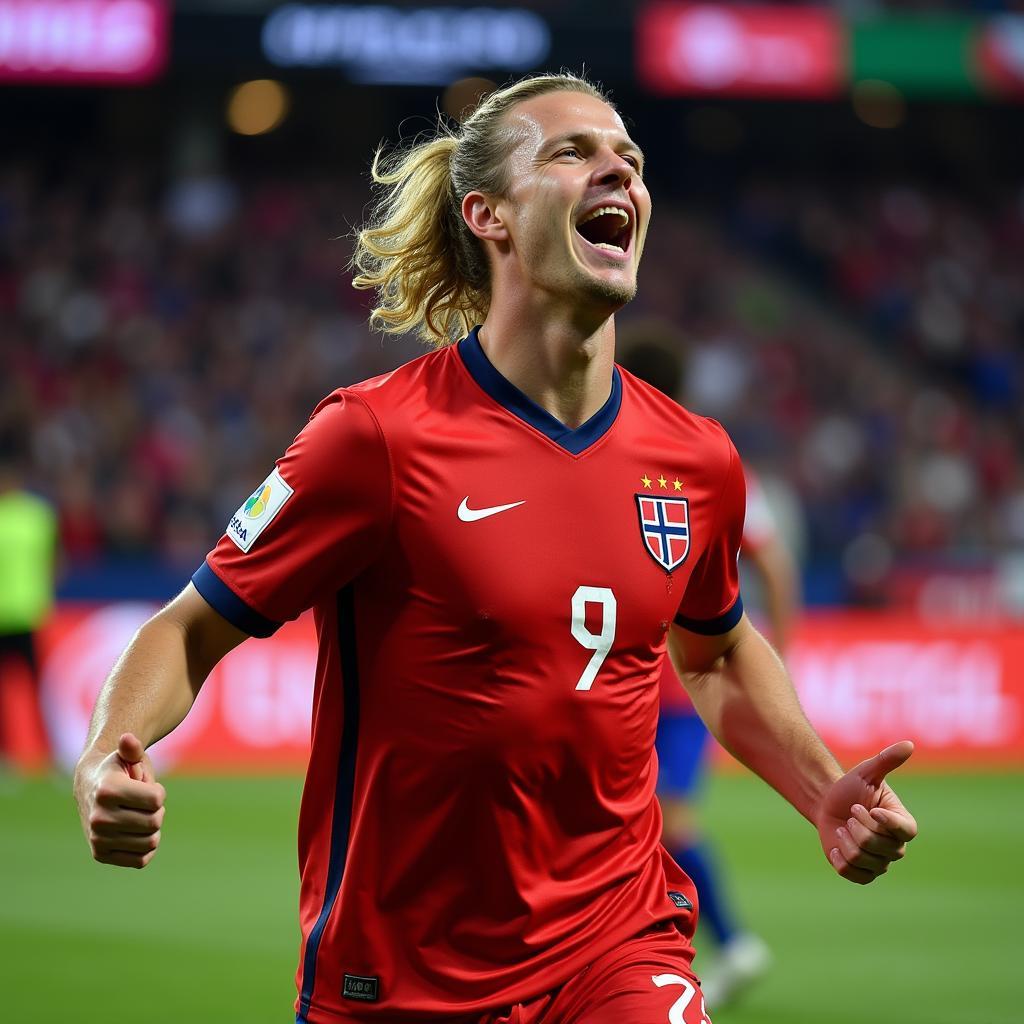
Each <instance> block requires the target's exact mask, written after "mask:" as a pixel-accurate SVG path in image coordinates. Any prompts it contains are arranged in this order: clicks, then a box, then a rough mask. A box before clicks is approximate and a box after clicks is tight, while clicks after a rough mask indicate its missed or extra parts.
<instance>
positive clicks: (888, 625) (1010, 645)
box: [40, 604, 1024, 772]
mask: <svg viewBox="0 0 1024 1024" xmlns="http://www.w3.org/2000/svg"><path fill="white" fill-rule="evenodd" d="M154 610H155V609H154V608H153V607H152V606H150V605H142V604H116V605H107V606H100V607H96V606H83V607H75V606H65V607H62V608H61V609H59V610H58V612H57V613H56V615H55V616H54V618H53V620H52V621H51V623H50V625H49V627H48V628H47V629H46V631H45V633H44V635H43V637H42V644H41V648H42V650H41V652H40V653H41V666H42V680H41V685H42V690H41V694H42V705H43V714H44V718H45V721H46V724H47V729H48V731H49V735H50V739H51V743H52V746H53V750H54V754H55V756H56V757H57V759H58V760H59V761H60V762H61V763H62V764H63V765H65V766H68V767H70V766H71V765H73V764H74V762H75V760H76V759H77V757H78V754H79V753H80V751H81V748H82V743H83V741H84V738H85V733H86V728H87V725H88V719H89V714H90V712H91V710H92V706H93V703H94V702H95V699H96V695H97V693H98V691H99V688H100V685H101V684H102V682H103V679H104V677H105V676H106V674H107V673H108V672H109V670H110V668H111V666H112V665H113V663H114V661H115V660H116V658H117V656H118V655H119V654H120V653H121V651H122V650H123V649H124V648H125V646H126V645H127V644H128V642H129V641H130V640H131V638H132V635H133V634H134V632H135V630H136V629H137V628H138V627H139V626H140V625H141V624H142V623H143V622H144V621H145V620H146V618H148V617H149V615H151V614H152V613H153V611H154ZM315 662H316V643H315V637H314V633H313V625H312V621H311V619H310V618H309V617H308V616H307V617H304V618H303V619H300V620H299V621H298V622H293V623H288V624H286V625H285V626H284V627H283V628H282V629H280V630H279V631H278V632H277V633H276V634H275V635H274V636H273V637H271V638H270V639H267V640H249V641H247V642H246V643H244V644H242V645H241V646H240V647H238V648H236V649H235V650H234V651H232V652H231V654H229V655H228V656H227V657H226V658H225V659H224V660H223V661H222V662H221V664H220V665H218V666H217V668H216V669H215V670H214V672H213V673H212V675H211V676H210V678H209V680H208V681H207V683H206V685H205V686H204V687H203V690H202V693H201V694H200V695H199V698H198V700H197V701H196V704H195V707H194V708H193V710H192V712H191V713H190V714H189V716H188V717H187V718H186V719H185V722H184V723H183V724H182V725H181V726H180V727H179V728H178V729H177V730H175V732H173V733H172V734H171V735H170V736H168V737H167V738H166V739H164V740H162V741H161V742H160V743H158V744H157V745H156V746H155V747H154V748H153V757H154V760H155V762H156V764H157V767H158V768H159V769H160V770H166V769H167V768H170V767H174V768H176V769H179V770H187V771H196V772H198V771H218V772H225V771H226V772H248V771H258V772H273V771H281V770H296V769H301V768H302V767H304V765H305V761H306V752H307V747H308V740H309V719H310V708H311V703H312V692H311V691H312V679H313V668H314V664H315ZM788 663H789V666H790V670H791V671H792V673H793V676H794V679H795V680H796V684H797V688H798V690H799V691H800V696H801V699H802V701H803V703H804V707H805V709H806V711H807V714H808V716H809V717H810V719H811V721H812V722H813V723H814V724H815V726H816V727H817V728H818V730H819V731H820V732H821V734H822V736H823V737H824V739H825V741H826V742H827V743H828V744H829V746H830V747H832V749H833V750H834V751H835V752H836V754H837V755H838V756H839V758H840V759H841V760H842V761H843V762H844V763H846V764H850V763H852V762H854V761H857V760H860V759H862V758H864V757H866V756H868V755H870V754H873V753H876V752H877V750H879V749H881V747H883V746H885V745H886V744H888V743H890V742H892V741H894V740H897V739H907V738H909V739H912V740H914V742H915V743H916V744H917V753H916V755H915V757H914V761H913V764H915V765H917V766H926V765H932V766H941V767H969V766H986V765H1024V623H1020V622H1011V621H1009V620H1007V621H1002V622H1000V621H993V620H989V621H986V622H983V623H957V622H954V621H950V622H947V623H937V624H934V625H929V624H926V623H924V622H922V621H921V620H920V619H918V618H916V617H913V616H910V615H905V616H892V615H887V614H884V613H834V614H822V615H810V616H808V617H807V619H806V620H805V622H804V624H803V625H802V627H801V629H800V631H799V633H798V635H797V637H796V638H795V641H794V644H793V649H792V651H791V652H790V656H789V658H788Z"/></svg>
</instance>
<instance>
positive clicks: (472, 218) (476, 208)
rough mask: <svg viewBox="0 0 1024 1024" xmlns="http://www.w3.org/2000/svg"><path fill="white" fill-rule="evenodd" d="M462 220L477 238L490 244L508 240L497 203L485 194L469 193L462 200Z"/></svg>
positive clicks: (506, 230)
mask: <svg viewBox="0 0 1024 1024" xmlns="http://www.w3.org/2000/svg"><path fill="white" fill-rule="evenodd" d="M462 219H463V220H464V221H465V222H466V224H467V225H468V226H469V230H470V231H472V232H473V234H474V235H476V237H477V238H482V239H485V240H486V241H488V242H505V241H507V240H508V228H506V227H505V224H504V222H503V221H502V219H501V215H500V214H499V213H498V210H497V201H496V200H494V199H493V198H491V197H490V196H486V195H484V193H483V192H467V193H466V195H465V197H464V198H463V200H462Z"/></svg>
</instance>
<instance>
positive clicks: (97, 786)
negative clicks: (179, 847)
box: [75, 732, 167, 868]
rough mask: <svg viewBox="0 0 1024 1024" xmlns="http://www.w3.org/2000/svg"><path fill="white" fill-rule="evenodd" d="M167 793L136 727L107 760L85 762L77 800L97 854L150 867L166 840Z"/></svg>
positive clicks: (120, 862)
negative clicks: (162, 836) (163, 835)
mask: <svg viewBox="0 0 1024 1024" xmlns="http://www.w3.org/2000/svg"><path fill="white" fill-rule="evenodd" d="M166 795H167V794H166V792H165V790H164V787H163V786H161V785H160V783H159V782H157V781H156V777H155V776H154V774H153V765H152V763H151V762H150V760H149V757H148V756H147V754H146V751H145V749H144V748H143V746H142V744H141V743H140V742H139V740H138V739H137V738H136V737H135V736H133V735H132V734H131V733H130V732H126V733H125V734H124V735H123V736H122V737H121V739H120V740H119V741H118V744H117V750H115V751H113V753H111V754H108V755H107V756H106V757H105V758H103V759H102V760H101V761H97V762H95V763H93V764H88V763H86V764H80V765H79V768H78V771H77V772H76V773H75V799H76V800H77V801H78V813H79V815H80V816H81V819H82V829H83V831H84V832H85V838H86V839H87V840H88V842H89V847H90V849H91V850H92V855H93V857H94V858H95V859H96V860H98V861H99V862H100V863H101V864H115V865H117V866H118V867H122V868H144V867H145V866H146V865H147V864H148V863H149V862H150V861H151V860H152V859H153V856H154V854H155V853H156V848H157V846H159V845H160V827H161V826H162V825H163V821H164V800H165V799H166Z"/></svg>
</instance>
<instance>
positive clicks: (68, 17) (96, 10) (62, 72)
mask: <svg viewBox="0 0 1024 1024" xmlns="http://www.w3.org/2000/svg"><path fill="white" fill-rule="evenodd" d="M169 17H170V12H169V9H168V3H167V2H166V0H0V81H8V82H50V83H54V84H59V83H65V82H71V83H78V82H83V83H86V82H92V83H108V84H131V83H138V82H148V81H150V80H152V79H153V78H155V77H156V76H157V75H159V74H160V73H161V72H162V71H163V69H164V66H165V65H166V63H167V55H168V49H169Z"/></svg>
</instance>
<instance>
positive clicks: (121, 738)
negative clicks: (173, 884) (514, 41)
mask: <svg viewBox="0 0 1024 1024" xmlns="http://www.w3.org/2000/svg"><path fill="white" fill-rule="evenodd" d="M642 169H643V156H642V154H641V152H640V150H639V148H638V147H637V145H636V143H635V142H634V141H633V140H632V139H631V138H630V136H629V134H628V133H627V131H626V129H625V127H624V126H623V123H622V120H621V119H620V117H619V115H618V113H617V112H616V111H615V109H614V107H613V106H612V105H611V104H610V103H609V102H608V100H607V99H606V98H605V97H604V96H603V95H602V94H601V93H600V92H599V91H598V90H597V89H595V88H594V87H592V86H591V85H589V84H588V83H586V82H585V81H582V80H580V79H578V78H574V77H570V76H559V75H555V76H543V77H539V78H534V79H529V80H526V81H523V82H520V83H518V84H515V85H512V86H509V87H507V88H505V89H502V90H500V91H498V92H496V93H494V94H492V95H491V96H490V97H489V98H488V99H487V100H485V101H484V102H483V103H482V104H481V105H480V107H479V108H478V109H477V110H476V111H475V112H474V114H473V115H472V116H471V117H469V118H468V119H467V120H466V121H465V122H464V124H463V125H462V126H461V127H460V129H459V130H458V131H457V132H453V133H448V132H441V133H440V134H439V135H438V137H437V138H436V139H433V140H430V141H425V142H422V143H421V144H419V145H416V146H414V147H412V148H411V149H409V150H407V151H405V152H399V153H397V154H395V155H394V156H393V157H392V158H391V159H390V160H388V161H386V162H385V163H384V164H382V163H381V162H380V161H379V160H378V161H377V163H376V165H375V177H376V180H377V182H378V184H379V187H380V190H381V192H380V200H379V203H378V205H377V207H376V210H375V213H374V215H373V218H372V222H371V223H370V224H369V226H367V227H366V228H365V229H364V231H363V232H362V233H361V235H360V239H359V244H358V247H357V253H356V264H357V266H358V267H359V269H360V275H359V277H358V278H357V279H356V283H357V284H359V285H361V286H363V287H373V288H376V289H377V294H378V297H379V306H378V307H377V309H376V310H375V312H374V319H375V320H376V321H377V322H378V323H381V324H383V325H384V326H385V327H388V328H390V329H393V330H395V331H402V332H404V331H408V330H411V329H414V328H415V329H419V330H420V331H422V332H423V333H424V334H425V335H426V336H428V337H429V338H432V339H433V340H434V341H435V342H437V343H438V348H437V349H436V350H435V351H433V352H430V353H428V354H427V355H425V356H423V357H421V358H419V359H417V360H414V361H413V362H411V363H409V364H407V365H405V366H403V367H401V368H399V369H398V370H395V371H394V372H392V373H389V374H386V375H384V376H382V377H379V378H376V379H374V380H370V381H365V382H363V383H361V384H357V385H354V386H352V387H347V388H342V389H340V390H338V391H336V392H334V393H333V394H332V395H330V396H329V397H328V398H326V399H325V400H324V401H323V402H322V403H321V404H320V405H319V406H318V408H317V409H316V410H315V412H314V414H313V416H312V418H311V420H310V421H309V423H308V424H307V426H306V427H305V428H304V429H303V431H302V432H301V433H300V434H299V436H298V437H297V438H296V440H295V442H294V443H293V444H292V445H291V447H290V448H289V449H288V450H287V452H285V454H284V456H283V457H282V458H281V459H280V461H279V462H278V464H277V466H276V467H275V468H274V470H273V471H272V472H271V474H270V476H269V477H268V478H267V479H266V481H265V482H264V483H263V484H261V485H260V486H259V487H258V488H257V489H256V491H255V492H254V493H253V495H252V496H251V497H250V498H249V499H248V500H247V501H245V502H244V503H243V504H242V506H241V507H240V508H239V510H238V512H237V514H236V515H235V516H234V517H233V518H232V520H231V522H230V523H229V525H228V528H227V532H226V535H225V536H224V537H223V538H222V539H221V541H220V543H219V544H218V545H217V547H216V548H215V549H214V550H213V552H212V553H211V554H210V555H209V556H208V558H207V560H206V562H205V563H204V564H203V565H202V566H201V567H200V568H199V570H198V571H197V572H196V574H195V576H194V577H193V579H192V582H191V583H190V584H189V585H188V586H187V587H186V588H185V590H184V591H183V592H182V594H181V595H179V597H178V598H176V599H175V600H174V601H172V602H171V604H170V605H168V606H167V608H165V609H164V610H163V611H161V612H160V613H158V614H157V615H156V616H155V617H154V618H153V619H152V620H150V622H149V623H147V624H146V625H144V626H143V627H142V628H141V630H140V631H139V633H138V635H137V636H136V638H135V639H134V640H133V641H132V643H131V644H130V646H129V647H128V649H127V651H126V652H125V654H124V656H123V657H122V658H121V659H120V661H119V662H118V664H117V666H116V667H115V669H114V671H113V673H112V675H111V677H110V679H109V680H108V682H107V684H106V685H105V687H104V689H103V691H102V693H101V695H100V698H99V700H98V702H97V709H96V711H95V714H94V718H93V722H92V725H91V728H90V733H89V737H88V740H87V745H86V749H85V751H84V753H83V756H82V759H81V761H80V763H79V766H78V769H77V772H76V783H75V788H76V793H77V797H78V802H79V806H80V809H81V816H82V821H83V824H84V827H85V831H86V833H87V837H88V840H89V843H90V845H91V847H92V851H93V855H94V856H95V857H96V858H97V859H99V860H102V861H105V862H107V863H111V864H117V865H125V866H132V867H142V866H144V865H145V864H147V863H148V862H149V861H150V859H151V858H152V856H153V854H154V852H155V850H156V848H157V844H158V842H159V838H160V825H161V823H162V819H163V813H164V811H163V803H164V790H163V788H162V787H161V786H160V784H159V783H158V782H157V781H156V780H155V779H154V777H153V770H152V767H151V765H150V763H149V761H148V759H147V757H146V755H145V752H144V747H145V746H146V745H148V744H150V743H151V742H153V741H154V740H155V739H157V738H158V737H160V736H162V735H164V734H165V733H167V732H168V731H170V730H171V729H172V728H174V726H175V725H176V724H177V723H178V722H179V721H181V719H182V718H183V717H184V715H185V714H186V713H187V711H188V708H189V706H190V704H191V702H192V700H193V698H194V696H195V693H196V691H197V690H198V689H199V687H200V685H201V684H202V680H203V678H204V677H205V675H206V674H207V672H208V671H209V669H210V668H211V666H212V665H213V664H214V663H216V661H217V660H218V659H219V658H221V657H222V656H223V655H224V654H225V653H226V652H227V651H228V650H230V649H231V648H232V647H234V646H235V645H236V644H238V643H241V642H242V640H244V639H245V638H246V637H247V636H250V635H256V636H260V635H266V634H269V633H271V632H273V630H274V629H275V628H276V627H277V625H278V624H279V623H281V622H282V621H284V620H285V619H289V618H292V617H294V616H296V615H298V614H299V613H300V612H301V611H302V610H303V609H306V608H310V607H312V608H313V610H314V615H315V621H316V626H317V630H318V633H319V640H320V657H319V659H318V663H317V671H316V689H315V696H314V710H313V732H312V744H311V754H310V762H309V768H308V773H307V778H306V785H305V790H304V793H303V800H302V807H301V812H300V821H299V860H300V868H301V896H300V899H301V908H300V923H301V929H302V945H301V951H300V956H299V967H298V976H297V986H298V999H297V1003H296V1020H297V1021H299V1022H310V1024H328V1022H335V1021H389V1022H390V1021H409V1022H429V1021H445V1022H467V1024H468V1022H470V1021H472V1022H474V1024H481V1022H482V1024H498V1022H511V1021H517V1022H520V1024H527V1022H536V1021H540V1020H541V1019H542V1018H543V1019H546V1020H555V1019H557V1020H559V1021H561V1022H563V1024H582V1022H584V1021H586V1022H587V1024H611V1022H613V1021H614V1022H616V1024H618V1022H621V1021H623V1020H628V1021H633V1022H637V1024H645V1022H672V1024H702V1022H706V1021H707V1019H708V1018H707V1015H706V1013H705V1012H704V1007H703V1002H702V999H701V996H700V991H699V988H698V986H697V982H696V979H695V978H694V976H693V973H692V970H691V966H690V964H691V960H692V954H693V951H692V947H691V945H690V938H691V936H692V934H693V929H694V925H695V907H694V902H695V893H694V889H693V885H692V884H691V882H690V880H689V879H688V878H687V877H686V876H685V874H684V873H683V872H682V871H681V870H680V869H679V868H678V867H677V866H676V865H675V864H674V863H673V862H672V860H671V858H669V857H668V855H667V854H666V853H665V852H664V850H663V848H662V846H661V842H660V839H661V815H660V812H659V810H658V805H657V801H656V799H655V792H654V789H655V772H654V757H653V750H654V733H655V728H656V723H657V717H658V675H659V671H660V665H661V659H662V656H663V654H664V650H665V644H666V642H668V641H669V637H670V636H671V642H672V643H673V644H674V645H676V646H677V647H678V650H679V656H680V657H681V659H682V661H683V662H684V663H685V666H686V680H687V683H688V685H689V687H690V690H691V693H692V696H693V698H694V702H695V704H696V705H697V707H698V709H699V710H700V712H701V714H702V715H704V717H705V719H706V720H707V721H708V723H709V725H710V726H711V727H712V729H713V730H714V731H715V734H716V735H717V736H719V738H720V739H721V740H722V741H723V742H724V743H725V744H726V745H727V746H729V747H730V748H731V749H732V750H734V751H735V752H736V753H737V754H738V756H740V757H741V758H742V759H744V760H745V761H746V762H747V763H748V764H750V765H751V766H752V767H753V768H754V770H755V771H757V772H758V773H759V774H761V775H762V776H763V777H764V778H765V779H766V780H767V781H768V782H770V783H771V784H772V785H774V786H775V787H776V788H777V789H779V790H780V791H781V792H782V793H783V794H784V795H785V796H786V797H787V798H788V799H789V800H790V801H791V802H792V803H793V804H794V806H796V807H797V809H798V810H799V811H801V812H802V813H803V814H804V816H805V817H807V818H808V819H809V820H810V821H811V822H812V823H813V824H814V826H815V827H816V829H817V831H818V834H819V837H820V841H821V843H822V844H823V849H824V852H825V855H826V856H827V857H828V859H829V861H830V863H831V864H832V866H833V868H834V869H835V870H836V871H838V872H839V873H840V874H841V875H843V876H844V877H846V878H849V879H851V880H853V881H856V882H868V881H871V880H872V879H873V878H875V877H876V876H877V875H879V874H881V873H882V872H884V871H885V870H886V869H887V868H888V866H889V864H890V863H891V862H892V861H893V860H896V859H898V858H900V857H902V856H903V854H904V849H905V844H906V842H907V840H909V839H911V838H912V837H913V835H914V833H915V831H916V826H915V824H914V821H913V818H912V817H911V816H910V814H909V813H908V812H907V811H906V810H905V809H904V807H903V806H902V804H901V803H900V801H899V799H898V798H897V797H896V796H895V794H894V793H893V791H892V790H891V789H890V788H889V787H888V785H887V784H886V783H885V775H886V774H887V773H888V772H889V771H890V770H891V769H893V768H895V767H897V766H898V765H899V764H902V763H903V761H905V760H906V758H907V757H908V756H909V755H910V751H911V744H909V743H908V742H903V743H900V744H896V745H894V746H892V747H890V748H887V749H886V750H884V751H883V752H882V753H881V754H879V755H877V756H876V757H874V758H872V759H871V760H869V761H866V762H864V763H863V764H861V765H859V766H858V767H857V768H855V769H853V770H852V771H851V772H849V773H846V774H844V773H843V771H842V770H841V769H840V768H839V766H838V765H837V764H836V762H835V761H834V759H833V758H832V757H831V755H830V754H829V753H828V751H827V750H825V748H824V747H823V745H822V743H821V741H820V740H819V739H818V737H817V736H816V735H815V733H814V732H813V731H812V730H811V728H810V726H809V725H808V724H807V722H806V720H805V719H804V717H803V715H802V713H801V711H800V708H799V706H798V705H797V702H796V699H795V697H794V694H793V689H792V686H791V684H790V683H789V681H788V679H787V678H786V675H785V673H784V671H783V668H782V666H781V664H780V662H779V661H778V659H777V658H776V656H775V654H774V652H773V651H772V650H771V648H770V647H769V646H768V645H767V643H765V642H764V641H763V640H762V639H761V638H760V636H759V635H758V634H757V633H756V632H755V631H754V629H753V628H752V627H751V626H750V624H749V623H748V622H747V620H746V618H745V617H744V616H743V611H742V605H741V603H740V599H739V593H738V588H737V581H736V551H737V548H738V546H739V540H740V532H741V523H742V519H743V476H742V472H741V469H740V464H739V460H738V458H737V456H736V453H735V451H734V450H733V448H732V445H731V444H730V443H729V440H728V438H727V437H726V435H725V433H724V432H723V431H722V430H721V429H720V428H719V427H718V426H717V425H716V424H714V423H712V422H710V421H708V420H703V419H700V418H699V417H696V416H692V415H690V414H689V413H686V412H684V411H683V410H682V409H681V408H680V407H679V406H678V405H676V404H675V403H674V402H671V401H669V400H668V399H667V398H665V397H664V396H662V395H660V394H659V393H657V392H656V391H655V390H654V389H652V388H649V387H647V386H645V385H643V384H641V383H640V382H639V381H637V380H635V379H634V378H632V377H630V376H629V375H628V374H626V373H624V372H622V371H619V370H618V369H616V368H615V365H614V361H613V357H614V352H613V349H614V319H613V318H614V314H615V312H616V310H618V309H619V308H620V307H621V306H622V305H623V304H624V303H626V302H627V301H629V299H630V298H631V297H632V295H633V293H634V291H635V288H636V271H637V265H638V263H639V260H640V254H641V252H642V251H643V244H644V237H645V235H646V232H647V225H648V220H649V217H650V210H651V201H650V197H649V195H648V192H647V189H646V187H645V185H644V182H643V176H642ZM473 324H478V325H479V326H478V327H473V329H472V330H469V332H468V334H466V336H465V337H464V338H462V340H461V341H459V342H458V343H457V344H449V342H452V341H454V339H455V338H456V337H457V336H458V335H459V334H461V333H463V332H464V329H465V328H466V327H467V326H469V325H473Z"/></svg>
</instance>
